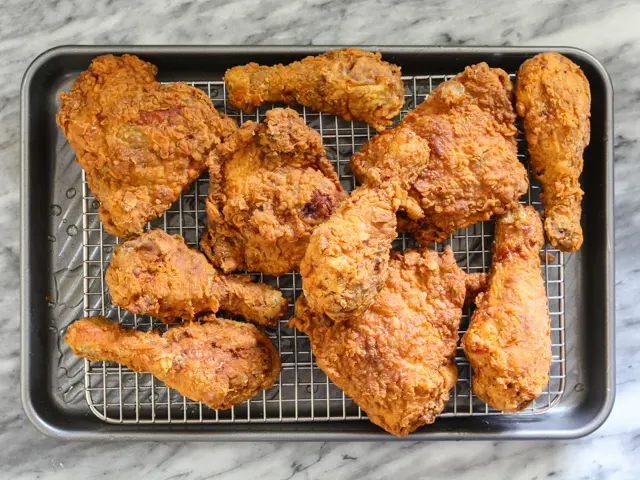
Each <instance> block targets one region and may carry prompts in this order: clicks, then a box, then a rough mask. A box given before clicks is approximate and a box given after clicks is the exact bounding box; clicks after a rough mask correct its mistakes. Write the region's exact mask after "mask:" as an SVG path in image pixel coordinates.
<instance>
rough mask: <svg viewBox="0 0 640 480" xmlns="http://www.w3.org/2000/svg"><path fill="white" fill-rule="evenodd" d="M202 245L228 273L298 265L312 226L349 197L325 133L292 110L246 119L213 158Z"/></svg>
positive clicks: (280, 271)
mask: <svg viewBox="0 0 640 480" xmlns="http://www.w3.org/2000/svg"><path fill="white" fill-rule="evenodd" d="M209 177H210V185H209V194H208V197H207V217H208V225H209V228H208V229H207V231H206V232H205V235H204V236H203V238H202V241H201V243H200V245H201V246H202V249H203V250H204V252H205V253H206V254H207V256H208V257H209V259H210V260H211V261H212V262H213V264H214V265H215V266H217V267H219V268H221V269H222V270H223V271H225V272H230V271H234V270H251V271H256V272H264V273H267V274H270V275H281V274H283V273H285V272H287V271H289V270H292V269H294V268H295V269H297V268H298V265H299V263H300V260H302V257H303V256H304V252H305V251H306V249H307V245H308V244H309V238H310V237H311V233H312V232H313V231H314V229H315V228H316V227H317V226H318V225H320V224H321V223H322V222H324V221H325V220H326V219H327V218H329V216H331V214H332V213H333V211H334V210H335V208H336V207H337V205H338V204H339V203H340V202H341V201H342V200H343V199H344V198H345V197H346V194H345V192H344V191H343V189H342V187H341V186H340V182H339V180H338V176H337V175H336V173H335V171H334V169H333V165H331V162H330V161H329V160H327V158H326V157H325V150H324V147H323V146H322V140H321V138H320V135H319V134H318V133H317V132H316V131H315V130H313V129H312V128H310V127H308V126H306V125H305V123H304V121H303V120H302V118H300V117H299V116H298V114H297V113H296V112H295V111H293V110H291V109H282V108H275V109H272V110H269V111H268V112H267V114H266V118H265V120H264V122H262V123H254V122H246V123H245V124H244V125H243V126H242V127H241V128H240V129H239V130H237V131H236V132H235V134H234V135H232V136H231V137H229V138H228V139H227V140H226V141H225V144H224V145H223V146H222V147H220V149H219V150H218V151H217V152H215V153H213V154H212V155H211V156H210V158H209Z"/></svg>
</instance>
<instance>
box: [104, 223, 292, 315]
mask: <svg viewBox="0 0 640 480" xmlns="http://www.w3.org/2000/svg"><path fill="white" fill-rule="evenodd" d="M105 280H106V283H107V286H108V287H109V291H110V292H111V300H112V301H113V304H114V305H117V306H119V307H122V308H124V309H126V310H129V311H130V312H133V313H136V314H149V315H151V316H154V317H159V318H160V319H162V320H163V321H166V322H167V323H169V322H172V321H173V320H174V319H175V318H176V317H181V318H185V319H193V318H194V317H195V316H196V315H197V314H198V313H201V312H217V311H218V310H219V309H222V310H225V311H228V312H230V313H233V314H238V315H242V316H244V317H245V318H247V319H248V320H251V321H254V322H256V323H260V324H265V325H273V324H275V323H276V321H277V320H278V319H279V318H280V317H282V316H283V315H284V313H285V312H286V310H287V302H288V300H287V299H286V298H283V296H282V294H281V293H280V291H279V290H278V289H276V288H274V287H271V286H269V285H266V284H264V283H252V282H251V279H250V278H249V277H248V276H246V275H228V276H225V275H223V274H221V273H220V272H218V271H216V269H215V268H213V266H212V265H211V264H209V262H208V261H207V259H206V257H205V256H204V255H203V254H202V253H200V252H199V251H198V250H195V249H192V248H189V247H187V245H186V244H185V243H184V240H183V239H182V237H180V236H179V235H169V234H167V233H165V232H163V231H162V230H150V231H148V232H145V233H143V234H142V235H140V236H139V237H136V238H132V239H129V240H125V241H124V242H122V243H120V244H118V245H117V246H116V248H115V250H114V252H113V255H112V256H111V263H110V264H109V267H108V268H107V271H106V274H105Z"/></svg>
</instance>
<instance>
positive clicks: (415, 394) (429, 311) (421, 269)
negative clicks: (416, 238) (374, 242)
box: [290, 246, 466, 436]
mask: <svg viewBox="0 0 640 480" xmlns="http://www.w3.org/2000/svg"><path fill="white" fill-rule="evenodd" d="M465 277H466V275H465V274H464V272H463V271H462V270H461V269H460V268H458V266H457V265H456V262H455V259H454V257H453V253H452V251H451V248H450V247H448V246H447V247H445V249H444V253H442V254H438V253H436V252H435V251H433V250H430V249H427V248H421V249H407V250H405V252H404V255H400V254H399V253H395V252H394V253H393V254H392V257H391V260H390V262H389V275H388V277H387V280H386V283H385V285H384V288H383V289H382V290H381V291H380V293H379V294H378V296H377V297H376V299H375V302H374V304H373V305H372V306H371V308H369V309H368V310H367V311H365V312H364V313H362V314H360V315H354V316H352V317H350V318H348V319H345V320H344V321H341V322H335V321H333V320H331V319H330V318H329V317H327V316H325V315H322V314H317V313H314V312H313V310H311V308H310V307H309V305H308V304H307V302H306V299H305V297H304V296H302V297H300V298H299V299H298V301H297V302H296V311H295V318H293V319H291V320H290V324H291V325H292V326H295V327H296V328H298V329H300V330H302V331H303V332H305V333H306V334H308V335H309V338H310V340H311V347H312V350H313V354H314V355H315V358H316V361H317V363H318V366H319V367H320V368H321V369H322V370H323V371H324V372H325V373H326V374H327V376H328V377H329V378H330V379H331V380H332V381H333V382H334V383H335V384H336V385H337V386H338V387H340V388H341V389H343V390H344V392H345V393H346V394H347V395H349V396H350V397H351V398H352V399H353V400H354V401H355V402H356V403H357V404H358V405H359V406H360V407H361V408H362V409H363V410H364V411H365V412H366V413H367V416H368V417H369V419H370V420H371V421H372V422H373V423H375V424H376V425H379V426H381V427H382V428H384V429H385V430H386V431H388V432H389V433H392V434H394V435H397V436H405V435H407V434H409V433H410V432H412V431H413V430H415V429H416V428H418V427H420V426H422V425H424V424H428V423H433V421H434V420H435V416H436V415H437V414H438V413H440V412H441V411H442V409H443V408H444V405H445V403H446V402H447V400H448V399H449V391H450V390H451V388H452V387H453V386H454V384H455V383H456V379H457V370H456V366H455V364H454V362H453V359H454V356H455V352H456V344H457V341H458V328H459V325H460V318H461V317H462V305H463V303H464V299H465Z"/></svg>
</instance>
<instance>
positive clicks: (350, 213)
mask: <svg viewBox="0 0 640 480" xmlns="http://www.w3.org/2000/svg"><path fill="white" fill-rule="evenodd" d="M362 151H363V152H364V154H365V155H371V156H378V157H379V158H380V161H379V164H378V166H377V167H376V169H374V170H372V172H371V174H372V175H371V177H370V178H369V179H367V182H366V183H365V184H364V185H362V186H360V187H358V188H357V189H356V190H354V191H353V193H352V194H351V196H350V197H349V199H348V200H346V201H345V202H344V203H343V204H342V205H341V206H340V208H339V209H338V211H337V212H336V213H334V214H333V215H332V216H331V218H330V219H329V220H328V221H327V222H325V223H324V224H322V225H320V226H319V227H318V228H317V229H316V231H315V232H314V233H313V235H312V236H311V241H310V242H309V247H308V249H307V252H306V254H305V256H304V258H303V260H302V263H301V264H300V273H301V275H302V288H303V290H304V293H305V296H306V298H307V301H308V302H309V305H310V306H311V308H312V309H313V310H314V311H317V312H322V313H324V314H326V315H328V316H330V317H331V318H333V319H334V320H340V319H341V318H345V317H350V316H352V315H358V314H361V313H363V312H364V311H365V310H366V309H367V308H368V307H369V306H370V305H371V304H372V303H373V301H374V299H375V297H376V295H377V294H378V291H379V290H380V289H381V288H382V286H383V285H384V282H385V280H386V276H387V264H388V262H389V252H390V250H391V243H392V242H393V240H394V239H395V238H396V236H397V233H396V212H397V210H398V208H399V206H400V205H401V204H402V203H403V201H404V199H405V198H406V195H407V189H408V187H409V185H410V184H411V182H412V181H413V180H415V178H416V176H417V174H418V172H419V171H420V169H421V168H422V167H423V166H424V165H425V163H426V162H427V161H428V159H429V147H428V146H427V142H426V141H425V140H423V139H421V138H420V137H418V136H417V135H416V134H414V133H413V132H411V131H410V130H406V129H392V130H388V131H387V132H384V133H382V134H379V135H376V136H375V137H374V138H373V139H372V140H370V141H369V142H368V143H367V145H365V146H364V147H363V149H362Z"/></svg>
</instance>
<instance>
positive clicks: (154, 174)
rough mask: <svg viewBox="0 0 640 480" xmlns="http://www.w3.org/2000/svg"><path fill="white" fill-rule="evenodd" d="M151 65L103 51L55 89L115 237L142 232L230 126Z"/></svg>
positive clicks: (192, 91)
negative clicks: (162, 80)
mask: <svg viewBox="0 0 640 480" xmlns="http://www.w3.org/2000/svg"><path fill="white" fill-rule="evenodd" d="M156 72H157V69H156V67H155V66H153V65H151V64H150V63H147V62H143V61H142V60H140V59H139V58H137V57H135V56H132V55H123V56H121V57H115V56H113V55H104V56H101V57H97V58H95V59H94V60H93V62H91V65H90V66H89V69H88V70H86V71H84V72H82V73H81V74H80V76H79V77H78V79H77V80H76V81H75V82H74V83H73V85H72V87H71V89H70V90H69V92H68V93H62V94H61V95H60V111H59V113H58V115H57V117H56V121H57V122H58V124H59V125H60V127H62V131H63V132H64V134H65V136H66V137H67V139H68V140H69V143H70V144H71V148H73V150H75V152H76V160H77V161H78V163H80V165H81V166H82V168H83V169H84V170H85V173H86V178H87V182H88V183H89V188H91V191H92V192H93V194H94V195H95V197H96V199H98V200H99V201H100V202H101V205H100V211H99V214H100V219H101V220H102V223H103V224H104V228H105V230H106V231H107V232H108V233H111V234H113V235H116V236H121V237H124V236H129V235H134V234H138V233H141V232H142V228H143V226H144V224H145V223H146V222H147V221H149V220H151V219H153V218H156V217H158V216H159V215H161V214H162V213H163V212H164V211H165V210H167V209H168V208H169V206H170V205H171V203H173V202H174V201H175V200H176V199H177V198H178V197H179V195H180V192H181V191H182V190H183V189H184V188H185V187H186V186H187V185H189V184H190V183H191V182H192V181H193V180H195V179H196V178H197V177H198V176H199V175H200V174H201V173H202V171H203V170H204V169H205V159H206V157H207V154H208V153H209V151H210V150H211V149H212V148H213V147H215V146H216V145H218V144H219V143H220V141H221V139H222V138H224V137H226V136H227V135H229V134H230V133H231V132H232V131H233V130H234V129H235V124H234V122H233V121H232V120H231V119H229V118H227V117H225V116H224V115H220V114H219V113H218V112H217V111H216V110H215V108H214V107H213V105H212V103H211V100H209V97H207V95H206V94H205V93H204V92H202V91H201V90H199V89H197V88H194V87H191V86H189V85H187V84H184V83H171V84H168V85H161V84H159V83H158V82H156V81H155V75H156Z"/></svg>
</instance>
